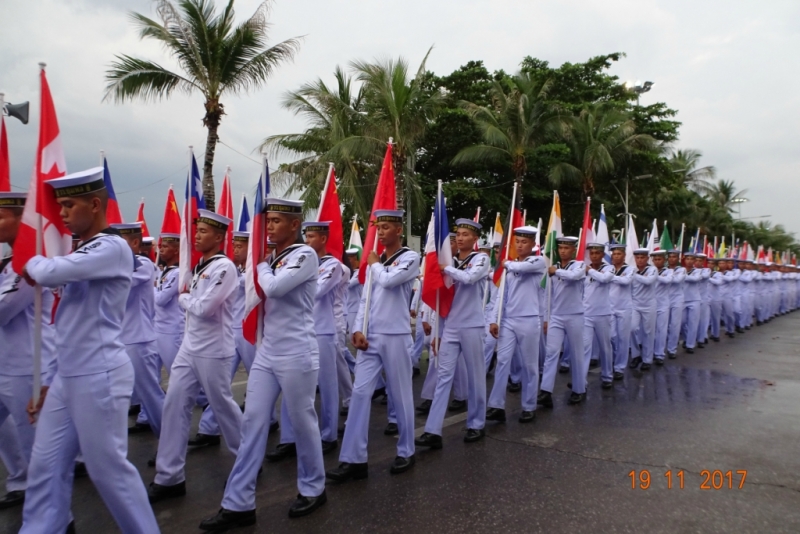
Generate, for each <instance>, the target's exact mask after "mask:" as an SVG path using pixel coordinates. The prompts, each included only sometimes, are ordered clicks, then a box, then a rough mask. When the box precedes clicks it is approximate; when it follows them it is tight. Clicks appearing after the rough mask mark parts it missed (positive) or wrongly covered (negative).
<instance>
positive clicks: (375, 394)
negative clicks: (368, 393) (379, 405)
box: [372, 388, 386, 400]
mask: <svg viewBox="0 0 800 534" xmlns="http://www.w3.org/2000/svg"><path fill="white" fill-rule="evenodd" d="M385 396H386V388H378V389H376V390H375V391H373V392H372V400H375V399H377V398H378V397H385Z"/></svg>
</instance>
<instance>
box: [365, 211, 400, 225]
mask: <svg viewBox="0 0 800 534" xmlns="http://www.w3.org/2000/svg"><path fill="white" fill-rule="evenodd" d="M405 214H406V212H405V211H403V210H375V211H373V212H372V215H374V216H375V222H376V223H379V222H394V223H401V222H403V216H404V215H405Z"/></svg>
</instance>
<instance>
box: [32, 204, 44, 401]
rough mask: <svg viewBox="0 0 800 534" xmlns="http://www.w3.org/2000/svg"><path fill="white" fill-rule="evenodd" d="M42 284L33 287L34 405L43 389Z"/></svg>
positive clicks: (39, 224) (38, 250)
mask: <svg viewBox="0 0 800 534" xmlns="http://www.w3.org/2000/svg"><path fill="white" fill-rule="evenodd" d="M36 219H37V221H36V255H37V256H40V255H41V254H42V215H41V214H37V215H36ZM42 315H43V311H42V286H41V285H39V284H36V285H35V286H34V288H33V407H34V409H35V408H36V406H37V405H38V404H39V392H40V390H41V389H42Z"/></svg>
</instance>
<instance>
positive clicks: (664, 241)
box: [658, 221, 674, 250]
mask: <svg viewBox="0 0 800 534" xmlns="http://www.w3.org/2000/svg"><path fill="white" fill-rule="evenodd" d="M658 246H659V247H661V250H672V249H673V248H674V247H673V246H672V239H670V237H669V227H668V226H667V221H664V231H663V232H662V233H661V243H659V245H658Z"/></svg>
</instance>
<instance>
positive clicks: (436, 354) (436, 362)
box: [431, 289, 439, 369]
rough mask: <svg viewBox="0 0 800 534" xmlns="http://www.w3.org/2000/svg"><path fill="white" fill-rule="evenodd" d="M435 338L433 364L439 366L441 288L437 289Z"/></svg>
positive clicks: (432, 341) (433, 340)
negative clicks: (438, 341)
mask: <svg viewBox="0 0 800 534" xmlns="http://www.w3.org/2000/svg"><path fill="white" fill-rule="evenodd" d="M433 325H434V326H433V339H432V340H431V344H432V346H433V366H434V367H435V368H436V369H438V368H439V347H438V343H437V342H436V340H437V339H438V338H439V290H438V289H437V290H436V317H435V318H434V320H433Z"/></svg>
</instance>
